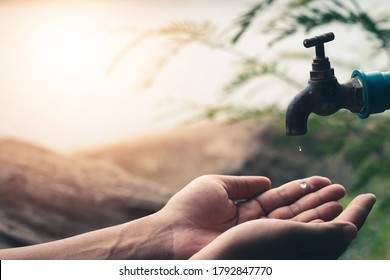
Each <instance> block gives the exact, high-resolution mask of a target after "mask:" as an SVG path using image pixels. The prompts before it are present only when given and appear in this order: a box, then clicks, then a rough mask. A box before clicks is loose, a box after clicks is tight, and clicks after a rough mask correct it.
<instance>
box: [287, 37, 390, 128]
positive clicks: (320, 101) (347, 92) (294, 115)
mask: <svg viewBox="0 0 390 280" xmlns="http://www.w3.org/2000/svg"><path fill="white" fill-rule="evenodd" d="M334 38H335V36H334V34H333V33H325V34H322V35H320V36H315V37H313V38H309V39H305V40H304V41H303V45H304V46H305V47H306V48H311V47H315V54H316V57H315V58H314V59H313V62H312V71H310V79H309V81H308V85H307V87H306V88H305V89H303V90H302V91H301V92H300V93H298V94H297V95H296V96H295V97H294V98H293V100H292V101H291V102H290V104H289V105H288V108H287V112H286V134H287V135H304V134H306V133H307V121H308V118H309V115H310V114H311V113H315V114H317V115H320V116H328V115H332V114H334V113H336V112H337V111H338V110H340V109H342V108H345V109H348V110H349V111H351V112H352V113H361V112H362V111H364V109H365V104H364V101H365V99H367V97H366V96H365V94H364V88H363V85H364V84H365V83H364V81H363V82H362V79H361V78H360V77H358V76H359V73H362V74H364V73H363V72H356V73H355V72H354V73H355V74H354V76H353V77H352V79H350V80H349V81H347V82H346V83H344V84H339V82H338V81H337V79H336V77H335V75H334V69H333V68H331V65H330V61H329V58H328V57H326V56H325V47H324V44H325V43H327V42H330V41H333V39H334ZM356 71H358V70H356ZM389 82H390V73H389ZM389 97H390V94H389ZM389 105H390V100H389Z"/></svg>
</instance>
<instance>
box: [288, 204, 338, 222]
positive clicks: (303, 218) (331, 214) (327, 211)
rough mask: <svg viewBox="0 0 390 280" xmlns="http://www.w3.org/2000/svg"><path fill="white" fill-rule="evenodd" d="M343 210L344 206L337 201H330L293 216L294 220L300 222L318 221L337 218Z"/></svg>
mask: <svg viewBox="0 0 390 280" xmlns="http://www.w3.org/2000/svg"><path fill="white" fill-rule="evenodd" d="M342 211H343V206H342V205H341V204H340V203H338V202H337V201H329V202H326V203H324V204H322V205H319V206H318V207H316V208H313V209H309V210H307V211H303V212H302V213H300V214H298V215H297V216H295V217H293V218H292V220H293V221H298V222H304V223H307V222H316V221H317V222H318V221H330V220H333V219H334V218H336V217H337V216H338V215H340V213H341V212H342Z"/></svg>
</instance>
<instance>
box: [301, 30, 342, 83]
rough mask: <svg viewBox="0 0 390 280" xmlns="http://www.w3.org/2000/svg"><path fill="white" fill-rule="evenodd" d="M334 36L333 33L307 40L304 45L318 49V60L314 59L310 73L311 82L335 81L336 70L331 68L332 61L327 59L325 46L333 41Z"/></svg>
mask: <svg viewBox="0 0 390 280" xmlns="http://www.w3.org/2000/svg"><path fill="white" fill-rule="evenodd" d="M333 39H334V34H333V33H332V32H329V33H325V34H322V35H319V36H315V37H313V38H309V39H305V40H304V41H303V45H304V46H305V47H306V48H311V47H315V48H316V58H314V59H313V63H312V64H311V65H312V71H310V80H311V81H322V80H328V79H334V78H335V76H334V69H333V68H331V66H330V61H329V59H328V58H327V57H325V48H324V44H325V43H326V42H330V41H333Z"/></svg>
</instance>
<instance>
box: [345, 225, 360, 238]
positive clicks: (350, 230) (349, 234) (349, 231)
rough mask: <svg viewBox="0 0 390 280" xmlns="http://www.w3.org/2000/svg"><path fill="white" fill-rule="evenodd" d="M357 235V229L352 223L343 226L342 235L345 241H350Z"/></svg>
mask: <svg viewBox="0 0 390 280" xmlns="http://www.w3.org/2000/svg"><path fill="white" fill-rule="evenodd" d="M356 235H357V229H356V227H355V226H353V225H346V226H344V227H343V236H344V240H345V241H351V240H352V239H354V238H355V237H356Z"/></svg>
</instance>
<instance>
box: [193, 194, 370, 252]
mask: <svg viewBox="0 0 390 280" xmlns="http://www.w3.org/2000/svg"><path fill="white" fill-rule="evenodd" d="M374 203H375V196H373V195H372V194H364V195H360V196H358V197H356V198H355V199H354V200H353V201H352V202H351V203H350V204H349V205H348V207H347V208H346V210H345V211H343V212H342V213H341V214H340V215H339V216H338V217H336V218H335V219H334V220H332V221H329V222H323V221H321V220H314V221H313V222H309V223H302V222H298V221H293V220H281V219H260V220H253V221H249V222H246V223H244V224H241V225H238V226H236V227H234V228H232V229H230V230H228V231H226V232H225V233H223V234H221V235H220V236H218V237H217V238H216V239H215V240H214V241H212V242H211V243H210V244H209V245H207V246H205V247H204V248H203V249H202V250H200V251H199V252H198V253H196V254H195V255H194V256H192V259H337V258H339V257H340V256H341V254H342V253H343V252H344V251H345V249H346V248H347V247H348V245H349V244H350V242H351V241H352V240H353V238H355V237H356V235H357V233H358V230H359V229H360V227H361V226H362V225H363V223H364V221H365V219H366V217H367V216H368V214H369V212H370V210H371V208H372V206H373V205H374Z"/></svg>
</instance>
